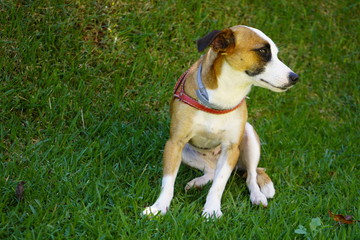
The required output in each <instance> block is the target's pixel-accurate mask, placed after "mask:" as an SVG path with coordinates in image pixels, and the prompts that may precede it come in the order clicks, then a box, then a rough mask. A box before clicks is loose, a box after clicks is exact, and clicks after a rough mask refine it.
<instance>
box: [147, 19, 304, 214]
mask: <svg viewBox="0 0 360 240" xmlns="http://www.w3.org/2000/svg"><path fill="white" fill-rule="evenodd" d="M197 43H198V50H199V51H203V50H205V48H207V47H208V46H210V49H209V50H208V51H207V53H206V54H205V55H203V56H202V57H201V58H200V59H199V60H198V61H197V62H196V63H195V64H194V65H193V66H192V67H191V68H190V69H189V70H188V71H187V72H186V73H185V74H183V76H182V77H181V78H180V79H179V82H178V84H177V86H176V88H175V94H174V98H173V100H172V103H171V126H170V139H169V140H168V141H167V142H166V145H165V150H164V156H163V168H164V169H163V179H162V187H161V193H160V196H159V198H158V199H157V200H156V202H155V203H154V204H153V205H152V206H151V207H147V208H146V209H145V210H144V211H143V215H156V214H158V213H161V214H165V213H166V212H167V210H168V209H169V206H170V202H171V200H172V198H173V195H174V183H175V178H176V175H177V173H178V169H179V166H180V163H181V162H184V163H185V164H187V165H189V166H191V167H194V168H196V169H199V170H201V171H203V172H204V175H203V176H201V177H198V178H195V179H193V180H192V181H190V182H189V183H187V185H186V189H187V190H188V189H190V188H192V187H202V186H204V185H205V184H207V183H208V182H210V181H213V183H212V186H211V188H210V190H209V193H208V195H207V198H206V203H205V206H204V209H203V213H202V214H203V216H205V217H220V216H221V215H222V212H221V197H222V194H223V192H224V189H225V185H226V183H227V181H228V179H229V177H230V175H231V173H232V171H233V170H234V169H235V168H239V169H242V170H246V172H247V179H246V184H247V186H248V189H249V191H250V200H251V202H252V203H253V204H257V205H258V204H261V205H263V206H267V205H268V201H267V199H268V198H272V197H273V196H274V194H275V189H274V185H273V183H272V181H271V179H270V178H269V176H268V175H267V174H266V173H265V171H264V170H263V169H261V168H257V166H258V162H259V159H260V142H259V138H258V136H257V134H256V132H255V130H254V129H253V127H252V126H251V125H250V124H249V123H248V122H247V107H246V103H245V100H244V99H245V97H246V95H247V94H248V93H249V92H250V89H251V87H252V86H253V85H255V86H260V87H264V88H268V89H270V90H272V91H275V92H283V91H286V90H287V89H289V88H291V87H292V86H293V85H294V84H295V83H296V82H297V80H298V75H296V74H295V73H294V72H293V71H292V70H291V69H290V68H289V67H287V66H286V65H285V64H284V63H282V62H281V61H280V60H279V59H278V57H277V54H278V48H277V47H276V45H275V44H274V42H273V41H272V40H271V39H270V38H269V37H267V36H266V35H265V34H264V33H262V32H261V31H259V30H257V29H254V28H251V27H247V26H235V27H231V28H228V29H224V30H222V31H213V32H211V33H210V34H208V35H207V36H205V37H204V38H202V39H200V40H198V42H197ZM184 96H185V97H184Z"/></svg>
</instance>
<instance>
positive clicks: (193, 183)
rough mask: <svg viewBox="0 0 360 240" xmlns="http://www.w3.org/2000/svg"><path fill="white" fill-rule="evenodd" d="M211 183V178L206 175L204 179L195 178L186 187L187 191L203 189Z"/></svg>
mask: <svg viewBox="0 0 360 240" xmlns="http://www.w3.org/2000/svg"><path fill="white" fill-rule="evenodd" d="M210 181H211V178H210V177H208V176H207V175H204V176H202V177H198V178H194V179H193V180H191V181H190V182H188V183H187V184H186V186H185V191H188V190H190V189H191V188H201V187H203V186H205V185H206V184H207V183H208V182H210Z"/></svg>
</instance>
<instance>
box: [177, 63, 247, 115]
mask: <svg viewBox="0 0 360 240" xmlns="http://www.w3.org/2000/svg"><path fill="white" fill-rule="evenodd" d="M189 70H190V69H189ZM189 70H187V71H186V72H184V73H183V74H182V75H181V76H180V77H179V79H178V81H177V82H176V85H175V88H174V97H175V98H177V99H179V100H180V101H181V102H184V103H186V104H188V105H190V106H192V107H194V108H196V109H199V110H201V111H204V112H208V113H212V114H225V113H229V112H231V111H234V110H235V109H237V108H238V107H239V106H240V105H241V104H242V103H243V102H244V99H245V98H244V99H243V100H241V102H240V103H239V104H238V105H236V106H235V107H233V108H228V109H221V108H219V107H218V106H216V105H215V104H212V103H210V102H209V96H208V93H207V91H206V88H205V86H204V84H203V83H202V78H201V72H202V64H201V63H200V66H199V68H198V72H197V84H198V87H199V89H197V90H196V95H197V97H198V98H199V101H197V100H196V99H194V98H192V97H190V96H189V95H187V94H186V93H185V90H184V86H185V80H186V77H187V74H188V73H189Z"/></svg>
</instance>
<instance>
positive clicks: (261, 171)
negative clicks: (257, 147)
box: [256, 168, 275, 198]
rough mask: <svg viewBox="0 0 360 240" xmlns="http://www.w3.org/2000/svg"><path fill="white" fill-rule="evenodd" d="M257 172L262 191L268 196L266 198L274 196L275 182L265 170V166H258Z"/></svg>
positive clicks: (257, 179)
mask: <svg viewBox="0 0 360 240" xmlns="http://www.w3.org/2000/svg"><path fill="white" fill-rule="evenodd" d="M256 173H257V177H256V181H257V184H258V185H259V187H260V191H261V192H262V193H263V194H264V195H265V196H266V198H273V197H274V195H275V188H274V183H273V182H272V181H271V178H270V177H269V175H267V173H266V172H265V168H257V169H256Z"/></svg>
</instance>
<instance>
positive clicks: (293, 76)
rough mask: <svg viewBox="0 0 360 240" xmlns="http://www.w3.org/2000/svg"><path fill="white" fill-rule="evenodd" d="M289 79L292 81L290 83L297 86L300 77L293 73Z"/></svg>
mask: <svg viewBox="0 0 360 240" xmlns="http://www.w3.org/2000/svg"><path fill="white" fill-rule="evenodd" d="M289 79H290V82H291V83H292V84H295V83H296V82H297V81H299V75H297V74H296V73H293V72H291V73H290V74H289Z"/></svg>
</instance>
